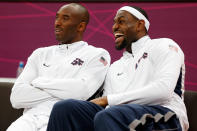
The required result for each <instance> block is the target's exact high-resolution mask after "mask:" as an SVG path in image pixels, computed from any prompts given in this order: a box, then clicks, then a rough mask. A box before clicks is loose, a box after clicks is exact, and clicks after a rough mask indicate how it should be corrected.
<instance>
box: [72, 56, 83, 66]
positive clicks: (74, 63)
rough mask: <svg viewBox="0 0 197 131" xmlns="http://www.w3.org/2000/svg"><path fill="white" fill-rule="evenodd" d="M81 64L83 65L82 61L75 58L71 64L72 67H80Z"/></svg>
mask: <svg viewBox="0 0 197 131" xmlns="http://www.w3.org/2000/svg"><path fill="white" fill-rule="evenodd" d="M83 63H84V61H82V60H81V59H79V58H76V59H75V60H74V61H73V62H72V63H71V64H72V65H79V66H81V65H82V64H83Z"/></svg>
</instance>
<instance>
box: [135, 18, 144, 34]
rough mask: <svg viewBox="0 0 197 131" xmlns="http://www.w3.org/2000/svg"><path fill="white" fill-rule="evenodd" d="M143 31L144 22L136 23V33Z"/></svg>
mask: <svg viewBox="0 0 197 131" xmlns="http://www.w3.org/2000/svg"><path fill="white" fill-rule="evenodd" d="M144 29H145V22H144V20H139V21H138V27H137V31H138V32H139V31H143V30H144Z"/></svg>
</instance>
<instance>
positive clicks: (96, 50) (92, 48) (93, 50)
mask: <svg viewBox="0 0 197 131" xmlns="http://www.w3.org/2000/svg"><path fill="white" fill-rule="evenodd" d="M87 49H88V50H89V52H90V53H96V54H97V53H98V54H101V53H104V54H108V55H109V52H108V51H107V50H106V49H104V48H98V47H95V46H93V45H88V46H87Z"/></svg>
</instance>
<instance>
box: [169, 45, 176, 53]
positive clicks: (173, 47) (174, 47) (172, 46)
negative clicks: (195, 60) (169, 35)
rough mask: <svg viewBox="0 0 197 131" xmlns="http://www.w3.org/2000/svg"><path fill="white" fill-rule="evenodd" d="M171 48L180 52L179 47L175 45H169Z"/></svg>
mask: <svg viewBox="0 0 197 131" xmlns="http://www.w3.org/2000/svg"><path fill="white" fill-rule="evenodd" d="M169 49H170V50H173V51H176V52H178V48H177V47H176V46H174V45H169Z"/></svg>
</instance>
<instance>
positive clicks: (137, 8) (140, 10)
mask: <svg viewBox="0 0 197 131" xmlns="http://www.w3.org/2000/svg"><path fill="white" fill-rule="evenodd" d="M130 7H132V8H135V9H136V10H138V11H139V12H140V13H142V14H143V15H144V16H145V17H146V19H147V20H149V18H148V14H147V13H146V11H145V10H144V9H142V8H140V7H137V6H130Z"/></svg>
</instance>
